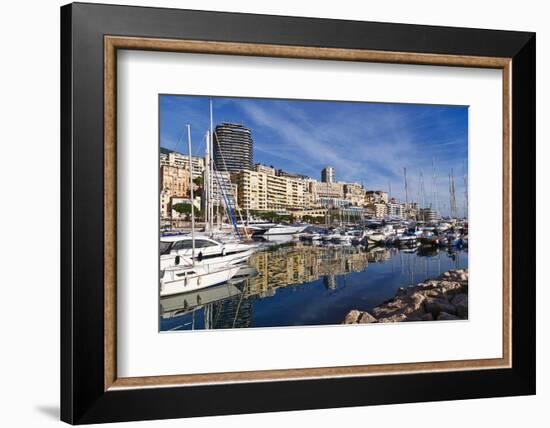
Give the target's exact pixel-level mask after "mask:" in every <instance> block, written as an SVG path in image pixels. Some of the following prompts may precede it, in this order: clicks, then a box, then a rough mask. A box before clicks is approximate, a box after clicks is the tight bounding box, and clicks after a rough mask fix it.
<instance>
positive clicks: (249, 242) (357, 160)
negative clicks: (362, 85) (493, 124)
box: [159, 94, 468, 331]
mask: <svg viewBox="0 0 550 428" xmlns="http://www.w3.org/2000/svg"><path fill="white" fill-rule="evenodd" d="M159 121H160V123H159V174H160V175H159V226H160V228H159V233H160V244H159V254H160V260H159V271H160V278H159V297H160V317H159V326H160V331H182V330H208V329H233V328H252V327H255V328H258V327H296V326H319V325H338V324H346V325H350V324H370V323H391V322H401V321H452V320H467V319H468V106H451V105H422V104H398V103H395V104H393V103H375V102H346V101H325V100H294V99H261V98H239V97H214V96H190V95H189V96H188V95H177V94H161V95H159Z"/></svg>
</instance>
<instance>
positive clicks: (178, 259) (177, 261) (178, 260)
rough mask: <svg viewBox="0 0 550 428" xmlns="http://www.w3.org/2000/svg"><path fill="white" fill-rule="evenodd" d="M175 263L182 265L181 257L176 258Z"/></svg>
mask: <svg viewBox="0 0 550 428" xmlns="http://www.w3.org/2000/svg"><path fill="white" fill-rule="evenodd" d="M174 263H176V264H177V265H179V264H180V256H176V258H175V259H174Z"/></svg>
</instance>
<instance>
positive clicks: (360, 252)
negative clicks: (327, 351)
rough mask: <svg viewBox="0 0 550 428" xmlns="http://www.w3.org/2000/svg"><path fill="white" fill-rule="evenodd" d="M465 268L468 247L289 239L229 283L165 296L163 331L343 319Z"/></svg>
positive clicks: (251, 262)
mask: <svg viewBox="0 0 550 428" xmlns="http://www.w3.org/2000/svg"><path fill="white" fill-rule="evenodd" d="M467 266H468V259H467V252H465V251H462V250H460V251H453V252H449V251H448V250H440V249H437V248H430V249H418V250H417V249H414V250H399V249H397V248H384V247H374V248H372V249H365V248H362V247H355V246H336V245H308V244H303V243H301V242H290V243H285V244H282V245H276V246H272V247H270V248H268V249H265V250H263V251H261V252H259V253H256V254H255V255H253V256H252V257H251V258H250V259H249V261H248V264H247V265H244V266H243V267H242V268H241V270H240V271H239V273H238V275H237V276H236V277H234V278H232V280H231V281H230V282H228V283H226V284H222V285H219V286H216V287H210V288H207V289H203V290H198V291H196V292H192V293H185V294H180V295H176V296H168V297H165V298H162V299H161V300H160V316H161V322H160V324H161V330H191V329H222V328H247V327H267V326H290V325H321V324H334V323H340V322H341V320H342V319H343V317H344V316H345V314H346V313H347V312H348V311H349V310H351V309H355V308H359V309H363V310H368V309H370V308H372V307H374V306H376V305H378V304H380V303H382V301H384V300H386V299H388V298H390V297H392V296H393V294H394V293H395V290H396V289H397V288H399V287H402V286H405V285H413V284H416V283H418V282H420V281H422V280H424V279H426V278H430V277H435V276H437V275H439V274H440V273H441V272H443V271H446V270H448V269H451V268H465V267H467Z"/></svg>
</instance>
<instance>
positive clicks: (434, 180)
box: [432, 158, 439, 212]
mask: <svg viewBox="0 0 550 428" xmlns="http://www.w3.org/2000/svg"><path fill="white" fill-rule="evenodd" d="M432 174H433V175H432V193H433V195H432V204H433V208H434V209H435V211H436V212H438V211H439V202H438V200H437V199H438V198H437V174H436V170H435V159H433V158H432Z"/></svg>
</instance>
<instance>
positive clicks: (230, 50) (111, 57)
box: [104, 36, 512, 391]
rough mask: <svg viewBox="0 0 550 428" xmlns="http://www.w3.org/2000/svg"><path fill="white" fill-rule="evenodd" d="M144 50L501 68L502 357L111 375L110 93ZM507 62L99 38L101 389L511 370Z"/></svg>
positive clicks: (112, 152) (112, 202) (112, 169)
mask: <svg viewBox="0 0 550 428" xmlns="http://www.w3.org/2000/svg"><path fill="white" fill-rule="evenodd" d="M118 49H130V50H148V51H168V52H182V53H202V54H213V55H216V54H217V55H241V56H262V57H279V58H298V59H324V60H336V61H359V62H379V63H380V62H381V63H394V64H417V65H441V66H455V67H477V68H494V69H501V70H502V82H503V85H502V91H503V109H502V120H503V122H502V125H503V135H502V139H503V142H502V143H503V159H502V162H503V190H502V191H503V231H502V232H503V254H502V256H503V308H502V309H503V321H502V335H503V341H502V343H503V349H502V358H493V359H475V360H458V361H434V362H422V363H402V364H377V365H358V366H343V367H322V368H305V369H282V370H261V371H245V372H227V373H204V374H188V375H170V376H147V377H128V378H119V377H117V367H116V364H117V356H116V341H117V330H116V329H117V324H116V322H117V321H116V248H117V247H116V236H117V233H116V223H117V222H116V188H117V185H116V183H117V182H116V177H117V170H116V129H117V126H116V123H117V118H116V88H117V73H116V71H117V68H116V67H117V55H116V54H117V50H118ZM511 65H512V60H511V58H497V57H478V56H460V55H439V54H419V53H406V52H382V51H369V50H361V49H336V48H319V47H302V46H282V45H266V44H250V43H232V42H211V41H195V40H170V39H154V38H138V37H119V36H105V37H104V215H105V219H104V281H105V282H104V329H105V333H104V389H105V391H107V390H110V389H121V388H139V387H162V386H175V385H179V386H192V385H198V384H219V383H236V382H259V381H273V380H278V381H280V380H297V379H311V378H335V377H358V376H369V375H392V374H405V373H420V372H442V371H458V370H473V369H475V370H480V369H496V368H508V367H511V361H512V355H511V339H512V311H511V286H512V283H511V281H512V265H511V263H512V259H511V249H512V242H511V239H512V235H511V228H512V224H511V219H512V205H511V191H512V188H511V186H512V165H511V124H512V122H511V115H512V110H511V82H512V81H511V79H512V71H511V69H512V67H511Z"/></svg>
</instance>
